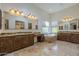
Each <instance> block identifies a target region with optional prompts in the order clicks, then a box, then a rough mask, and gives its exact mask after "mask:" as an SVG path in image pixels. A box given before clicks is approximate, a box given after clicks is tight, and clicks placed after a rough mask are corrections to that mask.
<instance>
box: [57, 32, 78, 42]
mask: <svg viewBox="0 0 79 59" xmlns="http://www.w3.org/2000/svg"><path fill="white" fill-rule="evenodd" d="M57 39H58V40H62V41H67V42H72V43H79V33H75V32H72V33H63V32H62V33H58V37H57Z"/></svg>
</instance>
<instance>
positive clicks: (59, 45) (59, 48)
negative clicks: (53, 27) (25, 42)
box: [6, 41, 79, 56]
mask: <svg viewBox="0 0 79 59" xmlns="http://www.w3.org/2000/svg"><path fill="white" fill-rule="evenodd" d="M6 56H79V44H74V43H69V42H65V41H56V42H53V43H47V42H42V43H35V44H34V45H33V46H30V47H26V48H24V49H21V50H18V51H15V52H12V53H10V54H7V55H6Z"/></svg>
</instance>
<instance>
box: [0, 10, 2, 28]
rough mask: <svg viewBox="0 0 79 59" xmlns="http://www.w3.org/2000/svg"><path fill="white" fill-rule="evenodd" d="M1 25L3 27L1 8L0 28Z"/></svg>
mask: <svg viewBox="0 0 79 59" xmlns="http://www.w3.org/2000/svg"><path fill="white" fill-rule="evenodd" d="M1 27H2V11H1V9H0V29H1Z"/></svg>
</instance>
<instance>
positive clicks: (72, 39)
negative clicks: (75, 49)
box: [71, 34, 79, 43]
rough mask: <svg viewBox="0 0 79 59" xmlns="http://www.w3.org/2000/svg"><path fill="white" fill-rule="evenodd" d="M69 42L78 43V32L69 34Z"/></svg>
mask: <svg viewBox="0 0 79 59" xmlns="http://www.w3.org/2000/svg"><path fill="white" fill-rule="evenodd" d="M71 42H73V43H79V34H72V36H71Z"/></svg>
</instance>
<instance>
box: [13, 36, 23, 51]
mask: <svg viewBox="0 0 79 59" xmlns="http://www.w3.org/2000/svg"><path fill="white" fill-rule="evenodd" d="M22 39H23V38H22V37H21V36H15V39H14V49H15V50H18V49H20V48H22V41H21V40H22Z"/></svg>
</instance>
